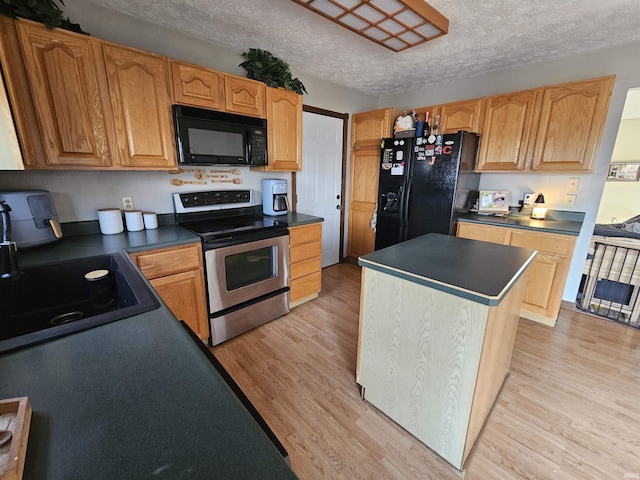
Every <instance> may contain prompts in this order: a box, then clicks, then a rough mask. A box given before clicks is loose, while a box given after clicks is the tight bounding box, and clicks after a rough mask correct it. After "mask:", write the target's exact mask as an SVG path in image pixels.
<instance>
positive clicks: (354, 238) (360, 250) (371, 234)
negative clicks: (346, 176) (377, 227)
mask: <svg viewBox="0 0 640 480" xmlns="http://www.w3.org/2000/svg"><path fill="white" fill-rule="evenodd" d="M398 113H399V111H398V110H395V109H392V108H382V109H379V110H373V111H370V112H362V113H357V114H355V115H354V116H353V119H352V122H351V142H352V143H351V180H350V186H349V192H350V195H349V226H348V228H349V235H348V242H347V254H348V255H349V256H350V257H354V258H357V257H359V256H361V255H366V254H367V253H370V252H373V251H374V250H375V239H376V236H375V231H374V230H373V228H371V218H372V217H373V214H374V212H375V209H376V202H377V201H378V176H379V171H380V141H381V140H382V139H383V138H385V137H389V136H391V134H392V125H393V122H394V121H395V117H396V116H397V115H398Z"/></svg>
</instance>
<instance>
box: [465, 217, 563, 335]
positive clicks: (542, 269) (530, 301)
mask: <svg viewBox="0 0 640 480" xmlns="http://www.w3.org/2000/svg"><path fill="white" fill-rule="evenodd" d="M457 236H458V237H463V238H470V239H473V240H482V241H485V242H492V243H501V244H503V245H511V246H514V247H524V248H530V249H533V250H537V251H538V254H537V255H536V257H535V258H534V259H533V262H532V263H531V265H530V267H529V271H528V272H527V282H526V286H525V295H524V301H523V304H522V310H521V312H520V315H521V316H522V317H524V318H528V319H529V320H534V321H536V322H539V323H543V324H545V325H549V326H554V325H555V324H556V320H557V318H558V313H559V312H560V305H561V303H562V292H563V291H564V286H565V283H566V281H567V275H568V274H569V265H570V263H571V257H572V255H573V248H574V246H575V243H576V237H574V236H572V235H561V234H555V233H547V232H534V231H531V230H523V229H518V228H510V227H494V226H491V225H485V224H478V223H468V222H458V230H457Z"/></svg>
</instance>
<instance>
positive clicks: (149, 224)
mask: <svg viewBox="0 0 640 480" xmlns="http://www.w3.org/2000/svg"><path fill="white" fill-rule="evenodd" d="M142 218H143V219H144V228H146V229H147V230H153V229H155V228H158V215H156V212H142Z"/></svg>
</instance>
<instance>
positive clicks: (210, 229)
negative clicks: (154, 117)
mask: <svg viewBox="0 0 640 480" xmlns="http://www.w3.org/2000/svg"><path fill="white" fill-rule="evenodd" d="M256 198H258V197H257V195H256V192H254V191H253V190H216V191H203V192H189V193H174V194H173V203H174V207H175V211H176V221H177V223H178V224H179V225H180V226H182V227H183V228H185V229H187V230H189V231H191V232H193V233H195V234H197V235H198V236H200V238H201V239H202V247H203V252H204V264H205V282H206V286H207V301H208V305H209V326H210V330H211V345H217V344H219V343H222V342H224V341H225V340H228V339H229V338H232V337H235V336H236V335H240V334H241V333H244V332H246V331H248V330H251V329H252V328H255V327H257V326H259V325H262V324H264V323H266V322H269V321H271V320H273V319H275V318H278V317H280V316H282V315H284V314H285V313H288V312H289V230H288V229H287V225H286V224H285V223H283V222H281V221H278V220H273V219H270V218H265V217H263V216H262V215H261V206H260V205H256Z"/></svg>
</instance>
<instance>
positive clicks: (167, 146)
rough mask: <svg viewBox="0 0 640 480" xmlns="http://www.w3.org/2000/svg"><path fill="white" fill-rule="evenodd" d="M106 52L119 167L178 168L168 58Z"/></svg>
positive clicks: (106, 46)
mask: <svg viewBox="0 0 640 480" xmlns="http://www.w3.org/2000/svg"><path fill="white" fill-rule="evenodd" d="M103 50H104V61H105V66H106V71H107V79H108V83H109V92H110V94H111V107H112V110H113V119H114V124H115V132H116V139H117V148H118V151H119V154H120V165H121V166H122V167H127V168H140V169H164V168H166V169H170V168H175V166H176V165H177V161H176V151H175V147H174V140H173V134H172V132H173V126H172V117H171V99H170V97H169V88H168V84H167V77H168V76H167V63H166V59H165V58H164V57H160V56H158V55H153V54H150V53H145V52H141V51H139V50H134V49H130V48H126V47H120V46H116V45H111V44H104V46H103Z"/></svg>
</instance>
